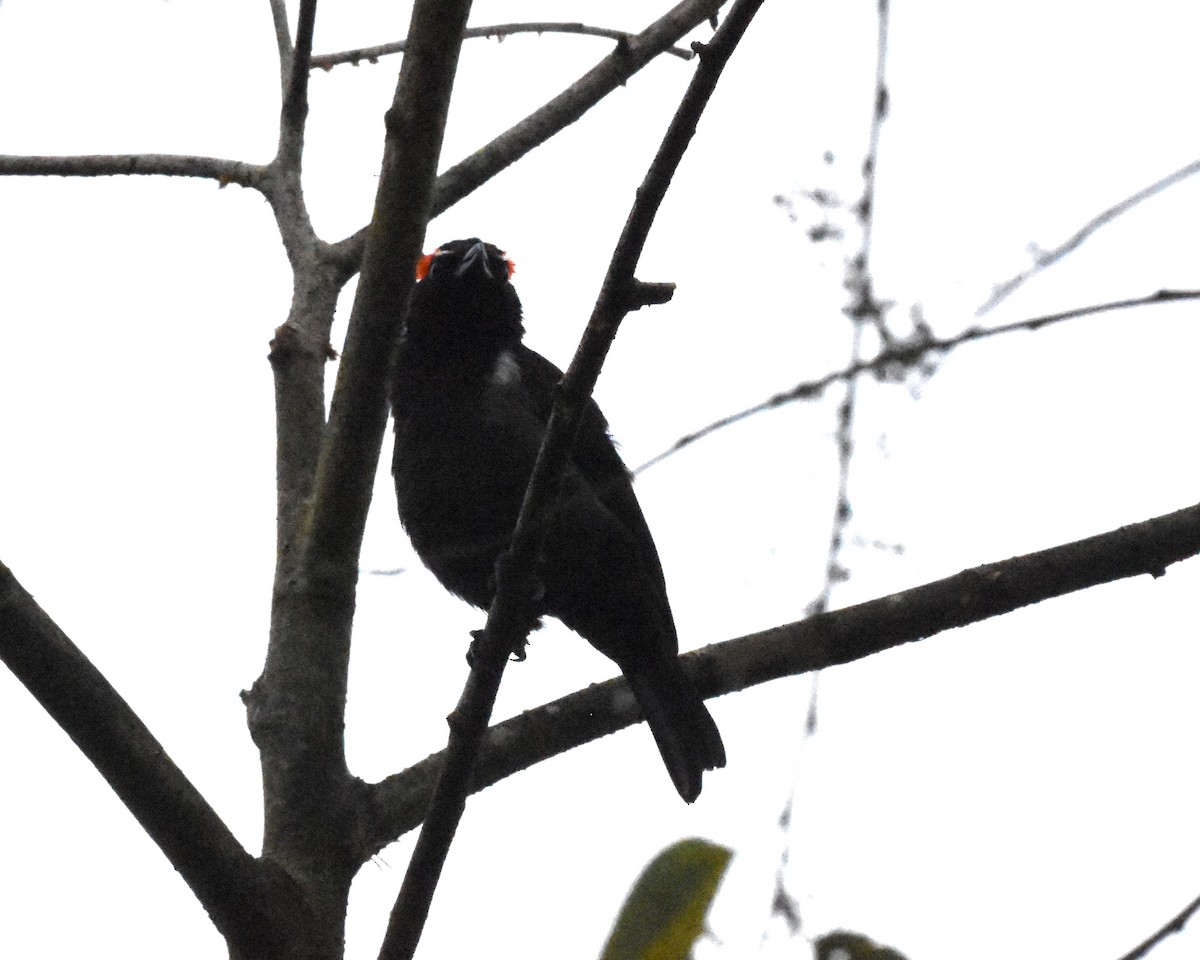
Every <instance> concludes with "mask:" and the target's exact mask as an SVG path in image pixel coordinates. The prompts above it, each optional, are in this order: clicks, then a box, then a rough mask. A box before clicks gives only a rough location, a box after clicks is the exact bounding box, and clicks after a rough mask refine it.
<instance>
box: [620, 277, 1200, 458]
mask: <svg viewBox="0 0 1200 960" xmlns="http://www.w3.org/2000/svg"><path fill="white" fill-rule="evenodd" d="M1181 300H1200V290H1159V291H1158V292H1157V293H1152V294H1150V295H1149V296H1146V297H1134V298H1132V299H1129V300H1113V301H1111V302H1109V303H1097V304H1092V305H1090V306H1086V307H1076V308H1075V309H1073V310H1063V311H1061V312H1060V313H1048V314H1045V315H1044V316H1040V317H1033V318H1031V319H1029V320H1019V321H1016V322H1014V323H1006V324H1003V325H1002V326H999V327H990V328H988V329H986V330H985V329H981V328H979V327H969V328H968V329H966V330H964V331H963V332H962V333H959V334H956V335H955V336H953V337H945V338H942V337H933V336H921V337H916V338H913V339H911V340H906V341H899V340H898V341H896V342H894V343H891V344H889V345H888V346H886V347H885V348H884V349H883V350H882V351H880V353H879V354H878V355H876V356H875V357H873V358H872V359H870V360H862V361H860V362H858V363H852V364H850V365H849V366H847V367H845V368H844V369H842V370H838V371H835V372H834V373H828V374H826V375H825V376H823V377H820V378H819V379H817V380H806V381H804V382H803V383H798V384H796V385H795V386H794V387H791V388H790V389H788V390H785V391H783V392H782V393H777V394H775V395H774V396H771V397H768V398H767V399H766V400H763V401H762V402H761V403H756V404H754V406H752V407H746V408H745V409H744V410H739V411H738V412H737V413H731V414H729V415H728V416H725V417H721V418H720V419H719V420H714V421H713V422H712V423H709V424H707V425H705V426H703V427H701V428H700V429H698V430H695V431H693V432H692V433H688V434H685V435H684V436H682V437H680V438H679V439H678V440H676V441H675V442H674V443H673V444H671V446H669V447H668V448H667V449H666V450H664V451H662V453H659V454H656V455H655V456H653V457H651V458H650V459H649V460H647V461H646V462H645V463H643V464H641V465H640V466H639V467H637V469H635V470H634V471H633V472H634V474H640V473H642V472H643V471H645V470H649V469H650V468H651V467H653V466H656V465H657V464H659V463H661V462H662V461H663V460H665V459H667V457H670V456H673V455H674V454H676V453H678V452H679V451H680V450H683V449H685V448H686V447H690V446H691V445H692V444H693V443H695V442H696V441H697V440H702V439H704V438H705V437H707V436H709V435H711V434H713V433H716V432H717V431H718V430H723V429H724V428H725V427H729V426H732V425H733V424H735V423H739V422H741V421H742V420H745V419H747V418H748V417H753V416H755V415H756V414H759V413H764V412H766V411H767V410H775V409H777V408H778V407H782V406H786V405H787V404H789V403H794V402H796V401H798V400H811V399H813V398H815V397H818V396H820V395H821V394H822V393H823V392H824V391H825V390H826V389H827V388H828V387H830V386H831V385H832V384H835V383H840V382H842V381H844V380H849V379H851V378H852V377H857V376H858V375H859V374H861V373H866V372H868V371H872V372H874V373H876V374H877V375H879V376H893V375H894V371H895V370H906V369H909V368H911V367H912V366H913V364H915V363H917V362H918V361H920V360H921V359H922V358H924V357H928V356H931V355H934V354H940V353H945V352H947V351H949V350H952V349H954V348H955V347H957V346H960V345H962V344H964V343H970V342H972V341H975V340H986V339H987V338H988V337H998V336H1000V335H1002V334H1006V333H1014V332H1016V331H1018V330H1026V331H1030V330H1040V329H1041V328H1042V327H1047V326H1050V325H1051V324H1055V323H1061V322H1063V321H1064V320H1074V319H1076V318H1078V317H1087V316H1091V315H1092V314H1097V313H1107V312H1109V311H1112V310H1129V309H1131V308H1133V307H1149V306H1155V305H1156V304H1160V303H1175V302H1177V301H1181Z"/></svg>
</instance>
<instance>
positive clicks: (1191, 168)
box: [975, 160, 1200, 317]
mask: <svg viewBox="0 0 1200 960" xmlns="http://www.w3.org/2000/svg"><path fill="white" fill-rule="evenodd" d="M1197 173H1200V160H1193V161H1192V162H1191V163H1188V164H1184V165H1183V166H1182V167H1180V168H1179V169H1178V170H1176V171H1175V172H1174V173H1170V174H1168V175H1167V176H1165V177H1163V178H1162V179H1161V180H1156V181H1155V182H1154V183H1152V184H1150V186H1148V187H1143V188H1142V189H1141V190H1139V191H1138V192H1137V193H1135V194H1132V195H1130V196H1128V197H1126V198H1125V199H1124V200H1122V201H1121V202H1120V203H1117V204H1114V205H1113V206H1111V207H1109V208H1108V209H1107V210H1105V211H1104V212H1103V213H1100V214H1097V215H1096V216H1095V217H1093V218H1092V219H1091V220H1089V221H1088V222H1087V223H1085V224H1084V225H1083V226H1082V227H1080V228H1079V229H1078V230H1076V231H1075V233H1073V234H1072V235H1071V236H1070V237H1069V238H1068V239H1067V240H1066V241H1065V242H1063V243H1061V244H1059V246H1057V247H1055V248H1054V249H1052V250H1039V251H1038V252H1037V255H1036V256H1035V258H1034V261H1033V265H1032V266H1030V267H1029V268H1028V269H1027V270H1023V271H1021V272H1020V273H1018V274H1017V275H1016V276H1014V277H1010V278H1009V279H1008V280H1005V281H1004V282H1003V283H1000V284H997V285H996V286H995V287H994V288H993V289H992V293H991V295H990V296H989V297H988V298H987V300H985V301H984V302H983V304H982V305H981V306H980V307H979V309H978V310H976V311H975V316H977V317H982V316H983V315H984V314H985V313H988V312H990V311H991V310H993V309H994V308H995V307H997V306H998V305H999V304H1000V303H1001V302H1002V301H1003V300H1005V299H1007V298H1008V297H1010V296H1011V295H1012V294H1013V293H1014V292H1015V291H1016V290H1017V288H1018V287H1020V286H1022V285H1023V284H1024V283H1025V282H1026V281H1027V280H1029V279H1031V278H1032V277H1034V276H1036V275H1037V274H1039V273H1041V272H1042V271H1043V270H1045V269H1046V268H1047V267H1050V266H1053V265H1054V264H1056V263H1058V261H1059V260H1061V259H1063V257H1065V256H1066V255H1067V254H1069V253H1072V252H1073V251H1075V250H1076V249H1078V248H1079V246H1080V245H1081V244H1082V243H1083V242H1084V241H1085V240H1087V238H1088V237H1090V236H1091V235H1092V234H1093V233H1095V232H1096V231H1097V230H1099V229H1100V228H1101V227H1105V226H1107V225H1108V224H1110V223H1112V222H1113V221H1114V220H1116V219H1117V218H1118V217H1119V216H1121V215H1122V214H1124V213H1128V212H1129V211H1130V210H1132V209H1133V208H1134V207H1136V206H1137V205H1138V204H1139V203H1141V202H1142V201H1144V200H1149V199H1150V198H1151V197H1153V196H1155V195H1156V194H1159V193H1162V192H1163V191H1164V190H1166V189H1167V188H1168V187H1172V186H1174V185H1175V184H1177V183H1179V182H1180V181H1181V180H1186V179H1187V178H1188V177H1191V176H1194V175H1195V174H1197Z"/></svg>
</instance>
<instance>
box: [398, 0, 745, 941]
mask: <svg viewBox="0 0 1200 960" xmlns="http://www.w3.org/2000/svg"><path fill="white" fill-rule="evenodd" d="M762 2H763V0H736V2H735V3H734V4H733V7H732V9H731V10H730V12H729V15H728V16H727V17H726V19H725V22H724V23H723V24H722V25H721V26H720V28H719V29H718V30H717V32H716V34H715V35H714V36H713V39H712V41H711V42H710V43H709V44H708V45H707V46H706V47H703V48H701V47H700V46H699V45H698V44H697V45H696V47H695V49H696V50H697V52H698V53H700V65H699V67H698V68H697V69H696V73H695V75H694V76H693V77H692V81H691V83H690V84H689V85H688V88H687V90H686V92H685V93H684V95H683V99H682V100H681V102H680V104H679V107H678V109H677V110H676V112H675V115H674V117H672V119H671V123H670V125H669V126H668V128H667V131H666V134H665V135H664V137H663V141H662V144H661V145H660V147H659V149H658V153H657V154H656V156H655V158H654V160H653V162H652V163H651V165H650V169H649V171H648V172H647V174H646V177H645V179H644V180H643V181H642V185H641V187H640V188H639V189H638V191H637V194H636V197H635V200H634V203H633V207H632V209H631V210H630V212H629V217H628V218H627V220H626V222H625V227H624V229H623V230H622V232H621V236H620V239H619V240H618V241H617V246H616V249H615V250H614V252H613V256H612V260H611V261H610V263H609V267H608V272H607V274H606V276H605V278H604V281H603V283H602V285H601V288H600V294H599V297H598V298H597V301H596V305H595V307H594V309H593V311H592V316H591V319H590V320H589V321H588V325H587V328H586V330H585V331H584V334H583V339H582V340H581V341H580V344H579V348H578V349H577V350H576V352H575V357H574V359H573V360H572V361H571V365H570V366H569V367H568V368H567V372H566V373H565V374H564V376H563V379H562V383H561V384H560V385H559V388H558V394H557V396H556V398H555V402H554V407H553V410H552V411H551V413H550V419H549V423H548V424H547V427H546V435H545V438H544V439H543V441H542V446H541V449H540V450H539V451H538V458H537V462H536V464H535V466H534V469H533V475H532V476H531V477H530V480H529V486H528V488H527V489H526V491H525V498H524V501H523V503H522V505H521V513H520V516H519V518H518V520H517V525H516V529H515V530H514V532H513V540H512V545H511V547H510V548H509V551H508V552H507V553H506V554H504V555H503V556H501V558H500V559H499V561H498V562H497V564H496V594H495V597H494V598H493V600H492V605H491V609H490V610H489V611H488V618H487V625H486V627H485V628H484V631H483V633H482V635H481V636H479V637H478V638H477V640H476V643H475V644H474V647H473V654H474V659H473V662H472V667H471V672H470V675H469V676H468V679H467V684H466V687H465V688H464V689H463V693H462V697H461V698H460V699H459V702H458V705H457V706H456V707H455V709H454V712H453V713H452V714H451V716H450V741H449V744H448V746H447V748H446V750H445V752H444V763H443V765H442V767H441V770H440V772H439V776H438V780H437V785H436V786H435V788H434V791H433V797H432V799H431V801H430V805H429V812H428V815H427V816H426V819H425V823H424V826H423V827H422V829H421V833H420V836H419V837H418V838H417V844H416V848H415V849H414V850H413V855H412V859H411V860H410V861H409V865H408V869H407V871H406V873H405V876H404V882H403V884H402V886H401V888H400V894H399V896H398V897H397V900H396V905H395V907H394V908H393V910H392V914H391V917H390V918H389V921H388V929H387V935H386V937H385V939H384V944H383V949H382V950H381V952H380V957H381V960H409V958H411V957H412V956H413V955H414V954H415V952H416V948H417V944H418V942H419V941H420V938H421V933H422V931H423V930H424V926H425V920H426V918H427V916H428V913H429V906H430V904H431V902H432V900H433V894H434V891H435V890H436V888H437V884H438V880H439V879H440V876H441V871H442V867H443V865H444V864H445V859H446V855H447V854H448V852H449V850H450V845H451V843H452V842H453V840H454V835H455V832H456V831H457V829H458V824H459V822H460V820H461V819H462V814H463V811H464V810H465V807H466V798H467V795H468V794H469V792H470V790H471V786H472V781H473V779H474V777H473V771H474V768H475V763H476V758H477V757H478V755H479V750H480V747H481V745H482V743H483V739H484V736H485V735H486V733H487V728H488V723H489V720H490V718H491V714H492V708H493V705H494V704H495V699H496V693H497V691H498V690H499V687H500V680H501V678H502V677H503V674H504V668H505V666H506V664H507V662H508V658H509V656H510V655H511V654H512V653H513V651H515V650H519V649H521V648H522V647H523V645H524V642H525V638H526V637H527V636H528V634H529V631H530V629H531V628H532V626H533V625H534V623H535V621H536V616H535V615H534V614H533V612H532V611H533V595H534V591H535V588H536V582H537V574H536V567H537V560H538V557H539V556H540V555H541V552H542V547H543V544H544V542H545V538H546V535H547V531H548V528H547V526H546V524H544V523H539V522H537V521H538V518H539V517H542V516H544V515H545V513H546V512H547V511H548V510H550V509H552V507H553V504H554V503H555V502H556V501H557V500H558V495H559V488H560V486H561V483H562V476H563V473H564V472H565V469H566V466H567V462H568V460H569V458H570V455H571V448H572V446H573V445H574V442H575V434H576V432H577V430H578V426H579V421H580V419H581V415H582V411H583V408H584V404H585V402H586V401H587V399H588V397H590V396H591V393H592V389H593V388H594V387H595V384H596V380H597V378H598V377H599V375H600V369H601V367H602V366H603V364H604V360H605V357H606V356H607V354H608V350H609V348H610V347H611V345H612V342H613V339H614V338H615V337H616V335H617V330H618V328H619V326H620V324H621V321H622V320H623V319H624V317H625V315H626V314H627V313H628V312H629V311H630V309H632V308H633V307H634V305H635V304H637V303H638V302H644V297H645V291H644V290H642V289H640V288H639V286H638V285H637V284H636V282H635V280H634V276H633V274H634V270H635V269H636V267H637V263H638V260H639V259H640V257H641V253H642V249H643V248H644V246H645V243H646V238H647V236H648V235H649V232H650V228H651V226H653V224H654V219H655V217H656V216H657V214H658V209H659V206H660V205H661V203H662V201H663V198H664V197H665V195H666V192H667V188H668V187H669V186H670V184H671V180H672V178H673V177H674V175H675V171H676V170H677V169H678V167H679V163H680V161H681V160H682V158H683V154H684V152H685V151H686V150H687V148H688V145H689V144H690V143H691V140H692V137H693V136H694V135H695V132H696V125H697V123H698V122H699V119H700V116H701V114H703V112H704V108H705V107H706V106H707V105H708V101H709V98H710V97H711V96H712V93H713V91H714V90H715V89H716V85H717V81H718V80H719V79H720V77H721V74H722V72H723V70H724V68H725V65H726V63H727V62H728V60H729V57H730V56H731V54H732V53H733V51H734V49H735V48H736V47H737V44H738V42H739V41H740V40H741V38H742V36H743V34H744V33H745V31H746V28H747V27H748V26H749V25H750V21H751V20H752V19H753V17H754V14H755V13H756V12H757V11H758V8H759V7H760V6H761V5H762Z"/></svg>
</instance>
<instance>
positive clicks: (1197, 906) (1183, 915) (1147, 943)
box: [1121, 897, 1200, 960]
mask: <svg viewBox="0 0 1200 960" xmlns="http://www.w3.org/2000/svg"><path fill="white" fill-rule="evenodd" d="M1197 910H1200V897H1197V898H1196V899H1195V900H1193V901H1192V902H1191V903H1189V904H1188V905H1187V906H1186V907H1184V908H1183V909H1182V910H1180V911H1179V913H1178V914H1176V915H1175V916H1174V917H1173V918H1172V919H1171V920H1169V921H1168V922H1167V923H1166V924H1165V925H1164V926H1163V927H1162V928H1161V929H1160V930H1158V931H1156V932H1155V933H1154V934H1152V935H1151V936H1149V937H1147V938H1146V939H1145V940H1143V941H1142V942H1141V943H1140V944H1138V945H1137V946H1136V947H1134V948H1133V949H1132V950H1130V951H1129V952H1128V953H1127V954H1125V955H1124V956H1123V957H1121V960H1142V957H1144V956H1145V955H1146V954H1148V953H1149V952H1150V951H1151V950H1153V949H1154V948H1155V947H1157V946H1158V945H1159V944H1160V943H1162V942H1163V941H1164V940H1166V939H1167V937H1169V936H1171V935H1172V934H1174V933H1179V932H1180V931H1181V930H1182V929H1183V928H1184V927H1185V926H1186V925H1187V922H1188V921H1189V920H1191V919H1192V916H1193V915H1194V914H1195V913H1196V911H1197Z"/></svg>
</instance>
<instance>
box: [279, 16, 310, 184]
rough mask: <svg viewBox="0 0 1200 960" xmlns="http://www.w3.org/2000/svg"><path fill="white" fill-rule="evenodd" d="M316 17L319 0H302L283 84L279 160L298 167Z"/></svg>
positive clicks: (305, 114)
mask: <svg viewBox="0 0 1200 960" xmlns="http://www.w3.org/2000/svg"><path fill="white" fill-rule="evenodd" d="M316 19H317V0H301V2H300V16H299V17H298V18H297V21H296V44H295V46H294V47H293V48H292V52H291V56H290V57H289V58H288V66H287V74H288V75H287V78H286V80H285V81H284V86H283V106H282V108H281V110H280V116H279V151H278V154H277V157H276V159H277V161H278V162H280V163H282V164H284V165H286V166H288V167H290V168H295V169H297V170H299V168H300V158H301V155H302V153H303V150H304V123H305V120H307V118H308V75H309V69H310V68H309V58H310V57H311V56H312V42H313V28H314V26H315V25H316Z"/></svg>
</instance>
